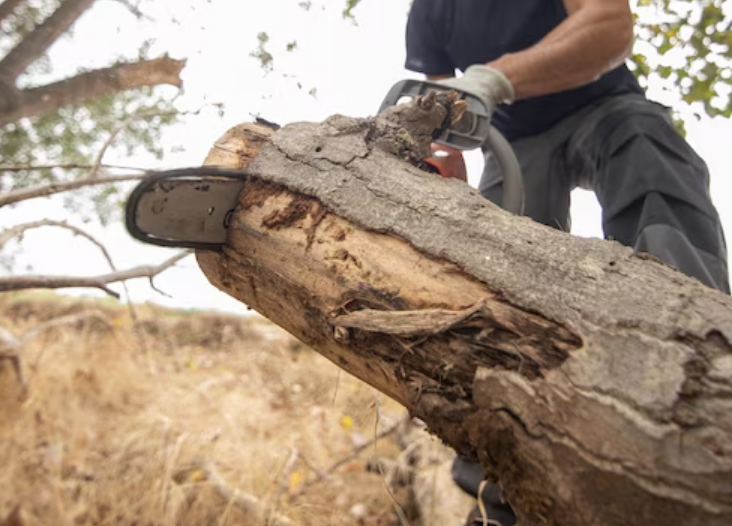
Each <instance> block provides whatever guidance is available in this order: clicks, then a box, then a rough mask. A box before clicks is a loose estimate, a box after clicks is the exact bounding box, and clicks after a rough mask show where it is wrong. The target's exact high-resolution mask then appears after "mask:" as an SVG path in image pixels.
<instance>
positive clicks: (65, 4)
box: [0, 0, 95, 85]
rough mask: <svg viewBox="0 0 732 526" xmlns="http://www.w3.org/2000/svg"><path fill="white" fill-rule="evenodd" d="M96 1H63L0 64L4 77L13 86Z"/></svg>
mask: <svg viewBox="0 0 732 526" xmlns="http://www.w3.org/2000/svg"><path fill="white" fill-rule="evenodd" d="M94 2H95V0H63V1H62V2H61V5H60V6H59V8H58V9H56V11H54V13H53V14H52V15H51V16H49V17H48V18H47V19H46V20H44V21H43V23H41V25H39V26H38V27H36V28H35V29H34V30H33V31H32V32H31V33H30V34H29V35H27V36H26V37H25V38H23V40H21V41H20V43H19V44H18V45H17V46H15V47H14V48H13V49H12V50H11V51H10V52H9V53H8V54H7V55H5V58H3V59H2V60H1V61H0V77H3V79H4V80H5V81H6V82H7V83H8V84H11V85H13V84H14V83H15V80H16V79H17V78H18V77H19V76H20V75H21V74H22V73H23V72H24V71H25V70H26V69H27V68H28V66H30V65H31V64H32V63H33V62H35V61H36V60H38V59H39V58H40V57H41V56H43V54H44V53H45V52H46V51H47V50H48V48H49V47H51V45H53V43H54V42H56V40H58V38H59V37H60V36H61V35H63V34H64V33H65V32H66V31H68V29H69V28H70V27H71V26H72V25H73V24H74V22H76V20H77V19H78V18H79V17H80V16H81V15H82V14H83V13H84V12H85V11H86V10H87V9H89V8H90V7H91V6H92V4H93V3H94Z"/></svg>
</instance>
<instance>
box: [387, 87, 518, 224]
mask: <svg viewBox="0 0 732 526" xmlns="http://www.w3.org/2000/svg"><path fill="white" fill-rule="evenodd" d="M430 91H455V92H456V93H457V94H458V97H459V98H460V99H461V100H464V101H465V102H466V103H467V105H468V107H467V108H466V110H465V113H464V115H463V118H462V119H461V120H460V122H459V123H458V124H459V126H452V127H450V128H449V129H447V130H445V132H444V133H443V134H442V136H440V137H438V138H437V139H436V140H435V142H437V143H439V144H444V145H446V146H451V147H453V148H457V149H458V150H473V149H475V148H481V147H485V148H487V150H488V152H487V153H486V162H487V161H488V156H489V155H490V154H493V155H494V156H495V159H496V162H497V163H498V166H499V167H500V169H501V174H502V175H503V203H502V204H501V206H502V207H503V208H504V209H505V210H507V211H509V212H511V213H512V214H515V215H523V212H524V182H523V176H522V174H521V165H520V164H519V162H518V159H517V158H516V154H515V153H514V151H513V148H511V145H510V144H509V143H508V141H507V140H506V139H505V138H504V137H503V135H502V134H501V132H499V131H498V130H497V129H496V128H495V127H494V126H493V125H492V124H491V123H490V114H489V112H488V109H487V108H486V105H485V103H484V102H483V100H482V99H481V98H480V97H478V96H477V95H475V94H473V93H470V92H467V91H462V90H456V89H454V88H450V87H447V86H444V85H442V84H439V83H436V82H430V81H426V80H415V79H405V80H401V81H399V82H397V83H396V84H394V86H392V88H391V89H390V90H389V92H388V93H387V94H386V97H385V98H384V101H383V102H382V103H381V107H380V108H379V113H381V112H382V111H383V110H385V109H386V108H388V107H390V106H395V105H397V104H399V101H400V100H401V99H403V98H405V97H408V98H414V97H419V96H424V95H426V94H428V93H429V92H430Z"/></svg>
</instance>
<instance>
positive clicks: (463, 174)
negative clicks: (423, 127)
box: [425, 142, 468, 183]
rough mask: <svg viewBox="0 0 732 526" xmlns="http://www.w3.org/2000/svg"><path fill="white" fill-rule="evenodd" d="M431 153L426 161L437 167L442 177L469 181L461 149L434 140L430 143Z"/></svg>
mask: <svg viewBox="0 0 732 526" xmlns="http://www.w3.org/2000/svg"><path fill="white" fill-rule="evenodd" d="M430 153H431V155H430V156H429V157H428V158H427V159H425V162H426V163H427V164H430V165H432V166H433V167H434V168H436V169H437V170H438V171H439V172H440V175H441V176H442V177H444V178H446V179H450V178H455V179H460V180H461V181H465V182H466V183H467V182H468V170H467V168H466V167H465V159H463V153H462V152H461V151H460V150H458V149H457V148H451V147H449V146H444V145H442V144H438V143H436V142H433V143H432V144H431V145H430Z"/></svg>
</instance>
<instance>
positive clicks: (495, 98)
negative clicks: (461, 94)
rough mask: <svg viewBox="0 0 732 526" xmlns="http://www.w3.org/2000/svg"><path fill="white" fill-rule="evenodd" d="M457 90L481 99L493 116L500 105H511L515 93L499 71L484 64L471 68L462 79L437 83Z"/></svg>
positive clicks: (451, 79)
mask: <svg viewBox="0 0 732 526" xmlns="http://www.w3.org/2000/svg"><path fill="white" fill-rule="evenodd" d="M437 83H438V84H442V85H443V86H447V87H450V88H453V89H456V90H462V91H468V92H471V93H473V94H475V95H477V96H478V97H480V98H481V99H482V100H483V102H484V103H485V105H486V106H487V107H488V114H489V115H492V114H493V111H494V110H495V109H496V106H498V105H499V104H511V103H512V102H513V101H514V100H515V93H514V90H513V86H512V85H511V82H510V81H509V80H508V79H507V78H506V76H505V75H504V74H503V73H501V72H500V71H498V70H497V69H494V68H491V67H489V66H484V65H482V64H476V65H474V66H470V67H469V68H468V69H466V70H465V74H464V75H463V76H462V77H460V78H450V79H445V80H440V81H438V82H437Z"/></svg>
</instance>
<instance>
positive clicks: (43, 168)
mask: <svg viewBox="0 0 732 526" xmlns="http://www.w3.org/2000/svg"><path fill="white" fill-rule="evenodd" d="M94 166H95V165H93V164H78V163H67V164H38V165H33V164H21V165H13V166H9V165H8V166H3V165H0V173H2V172H10V173H18V172H47V171H49V170H91V169H92V168H94ZM99 167H100V168H111V169H115V170H133V171H137V172H144V173H150V171H151V170H148V169H146V168H138V167H136V166H124V165H120V164H101V165H99Z"/></svg>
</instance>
